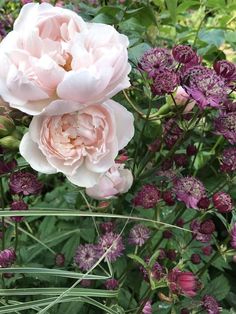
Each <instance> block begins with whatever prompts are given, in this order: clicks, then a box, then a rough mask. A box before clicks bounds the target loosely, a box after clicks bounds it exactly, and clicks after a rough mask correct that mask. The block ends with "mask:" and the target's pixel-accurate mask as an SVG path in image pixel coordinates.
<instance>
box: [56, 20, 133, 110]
mask: <svg viewBox="0 0 236 314" xmlns="http://www.w3.org/2000/svg"><path fill="white" fill-rule="evenodd" d="M87 27H88V28H87V29H86V30H84V31H83V32H81V33H77V34H76V35H75V36H74V38H73V40H72V41H71V46H70V49H69V53H70V55H71V63H70V71H68V72H67V73H66V75H65V77H64V79H63V81H62V82H61V83H60V84H59V85H58V88H57V93H58V96H59V97H60V98H63V99H67V100H73V101H78V102H79V103H86V104H91V103H95V102H103V101H104V100H107V99H108V98H111V97H112V96H114V95H115V94H116V93H118V92H120V91H121V90H123V89H125V88H127V87H129V86H130V83H129V78H128V74H129V72H130V70H131V66H130V64H129V63H128V52H127V47H128V44H129V41H128V38H127V37H126V36H125V35H122V34H119V33H118V32H117V31H116V30H115V29H114V27H112V26H110V25H105V24H99V23H87Z"/></svg>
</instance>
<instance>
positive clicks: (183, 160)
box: [174, 154, 188, 167]
mask: <svg viewBox="0 0 236 314" xmlns="http://www.w3.org/2000/svg"><path fill="white" fill-rule="evenodd" d="M174 161H175V164H176V166H179V167H186V166H187V164H188V158H187V156H186V155H185V154H175V155H174Z"/></svg>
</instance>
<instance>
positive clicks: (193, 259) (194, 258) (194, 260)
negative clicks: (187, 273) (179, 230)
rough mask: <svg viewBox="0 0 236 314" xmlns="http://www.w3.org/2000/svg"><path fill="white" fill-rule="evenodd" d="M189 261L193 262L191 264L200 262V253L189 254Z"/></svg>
mask: <svg viewBox="0 0 236 314" xmlns="http://www.w3.org/2000/svg"><path fill="white" fill-rule="evenodd" d="M191 262H192V263H193V264H196V265H197V264H200V263H201V257H200V255H199V254H192V255H191Z"/></svg>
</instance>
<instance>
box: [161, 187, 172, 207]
mask: <svg viewBox="0 0 236 314" xmlns="http://www.w3.org/2000/svg"><path fill="white" fill-rule="evenodd" d="M162 199H163V201H164V202H165V203H166V205H168V206H173V205H175V194H174V193H173V192H172V191H170V190H168V191H164V192H162Z"/></svg>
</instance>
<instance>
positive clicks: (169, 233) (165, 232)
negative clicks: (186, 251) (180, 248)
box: [162, 230, 173, 239]
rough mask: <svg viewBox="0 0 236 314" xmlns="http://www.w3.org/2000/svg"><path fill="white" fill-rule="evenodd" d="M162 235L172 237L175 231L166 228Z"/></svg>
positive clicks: (166, 237)
mask: <svg viewBox="0 0 236 314" xmlns="http://www.w3.org/2000/svg"><path fill="white" fill-rule="evenodd" d="M162 235H163V238H164V239H171V238H172V237H173V232H172V231H171V230H165V231H163V233H162Z"/></svg>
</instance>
